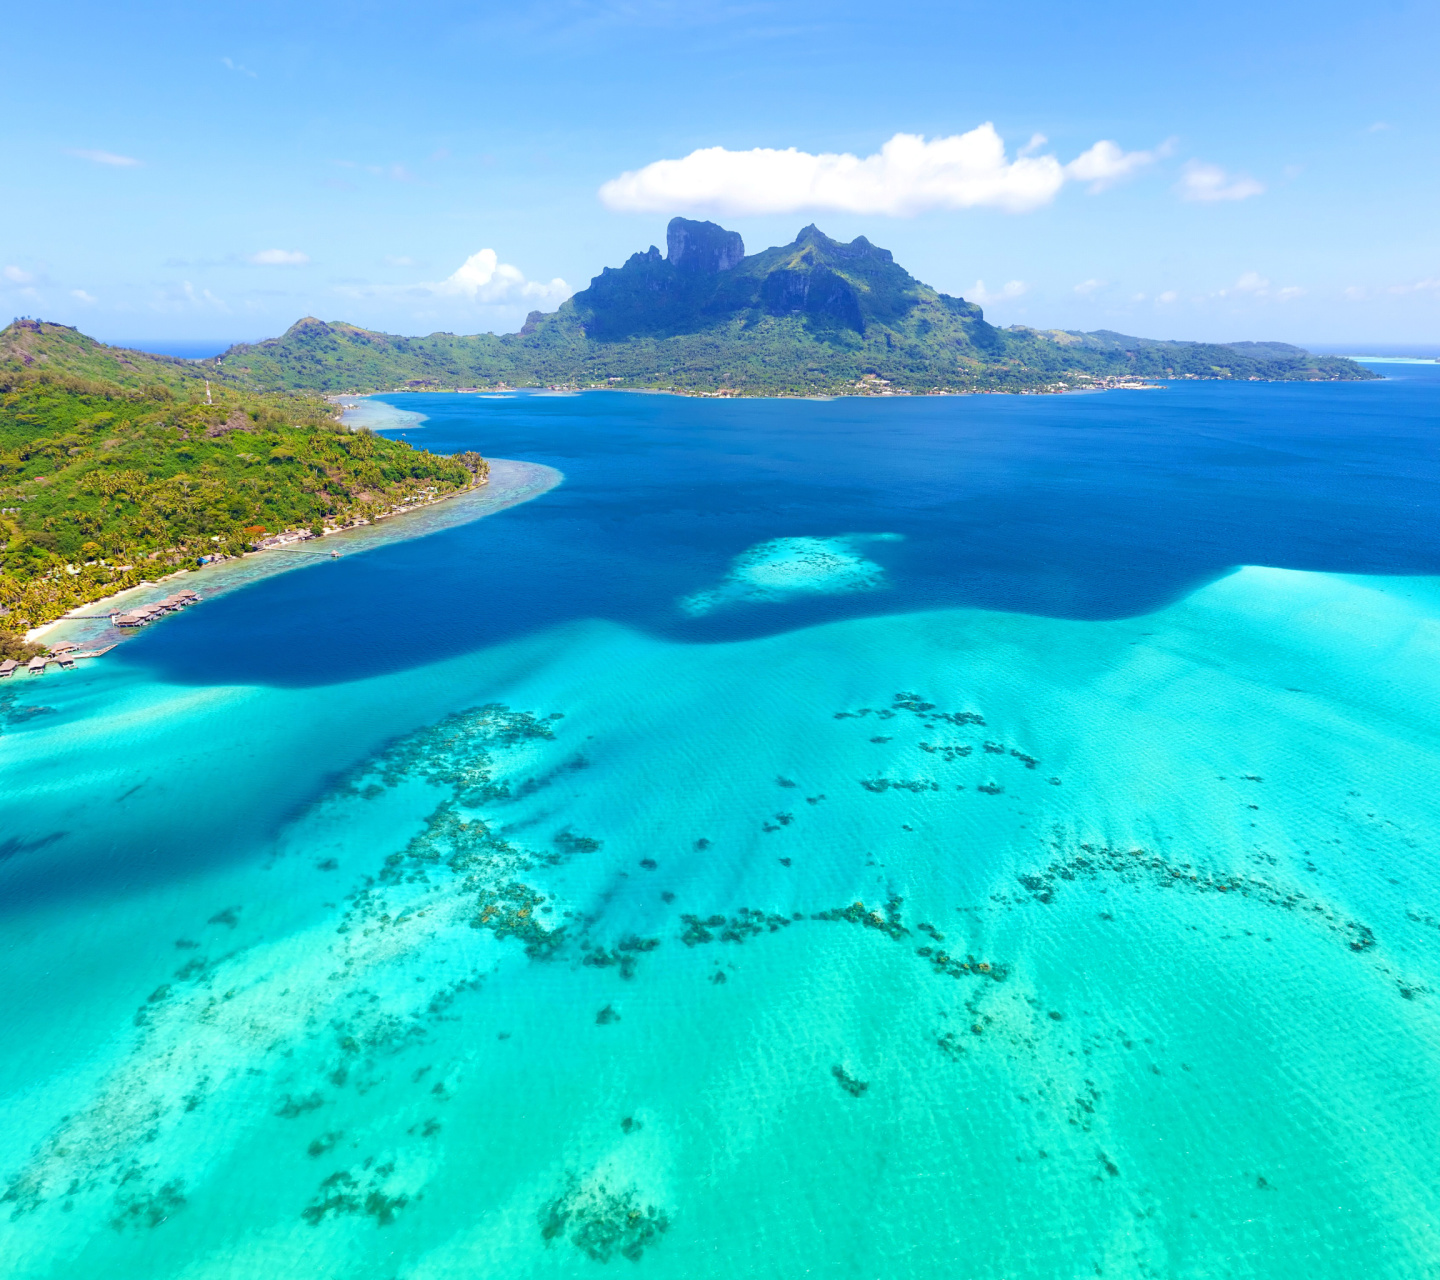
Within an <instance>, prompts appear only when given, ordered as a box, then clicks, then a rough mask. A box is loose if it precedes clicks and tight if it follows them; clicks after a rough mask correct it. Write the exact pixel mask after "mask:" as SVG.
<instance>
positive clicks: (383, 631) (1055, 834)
mask: <svg viewBox="0 0 1440 1280" xmlns="http://www.w3.org/2000/svg"><path fill="white" fill-rule="evenodd" d="M396 399H397V400H398V401H401V403H403V404H404V405H405V406H406V407H410V406H413V407H414V408H413V411H415V412H421V413H424V414H425V415H427V421H426V423H425V428H424V430H425V432H426V435H425V440H426V443H427V445H428V446H429V447H432V448H462V447H479V448H482V449H483V450H485V451H486V452H487V453H491V452H493V453H494V454H496V455H497V456H503V457H508V458H518V459H522V460H524V461H526V462H527V463H531V464H535V465H543V466H549V467H552V468H554V469H556V470H558V471H561V472H563V473H564V475H565V480H564V483H562V484H560V485H558V487H554V488H551V489H549V490H548V491H546V492H544V493H542V494H540V496H536V497H534V498H533V499H532V500H531V501H529V502H527V503H525V504H523V505H521V506H514V507H511V508H509V509H508V510H504V511H501V512H498V513H496V514H494V515H492V516H490V517H489V518H486V519H483V520H477V521H474V522H472V523H468V524H462V525H456V526H452V527H450V528H445V529H438V530H436V531H435V532H433V533H431V534H430V535H429V536H427V537H423V538H419V539H411V540H408V541H403V542H391V543H386V544H384V545H377V546H374V547H373V548H372V549H370V550H368V551H366V552H365V554H363V555H347V556H346V557H344V558H343V559H342V560H341V561H339V562H336V563H331V562H329V561H328V560H322V561H317V562H314V563H312V564H311V565H309V567H301V568H298V569H297V570H296V571H295V572H293V573H288V574H285V575H283V576H280V577H271V578H268V579H265V580H263V581H255V582H252V583H250V584H248V585H245V586H244V587H243V588H237V589H234V590H232V591H230V592H228V593H226V594H224V595H223V596H221V597H220V598H216V599H212V600H208V601H207V602H206V603H205V604H204V605H203V606H201V607H199V608H196V609H194V610H192V611H189V612H188V613H187V614H185V615H183V616H180V617H177V618H175V619H173V620H170V621H167V622H165V623H163V624H160V625H158V626H156V627H155V628H154V629H153V630H151V631H149V632H147V633H146V634H144V635H143V636H141V637H139V638H137V639H135V640H133V641H130V642H128V643H127V644H126V645H125V646H124V647H122V648H121V649H119V650H117V651H116V652H115V653H114V654H112V655H110V657H109V658H107V659H105V660H102V661H99V662H97V663H95V664H93V665H92V666H91V667H89V668H88V669H86V670H83V671H80V672H77V673H71V674H66V675H63V676H61V675H50V676H46V677H44V679H43V680H33V681H31V680H28V679H27V680H25V681H17V682H14V683H12V684H10V685H7V686H5V687H4V688H3V689H0V698H3V708H0V710H3V716H4V725H3V734H0V770H3V777H4V786H3V792H0V856H3V862H0V891H3V898H0V938H3V944H4V952H3V954H4V957H5V971H6V984H5V991H6V996H7V999H6V1015H7V1016H6V1021H5V1035H4V1040H3V1052H0V1092H3V1097H4V1100H5V1101H4V1108H5V1110H4V1115H5V1120H6V1123H5V1124H4V1126H3V1127H0V1172H3V1175H4V1177H3V1183H0V1185H3V1187H4V1188H5V1190H4V1192H3V1194H4V1196H5V1199H4V1201H3V1202H0V1209H3V1210H4V1217H3V1219H0V1257H3V1258H4V1260H5V1263H4V1269H5V1274H6V1275H7V1276H16V1277H26V1278H29V1277H36V1278H39V1277H46V1278H50V1277H67V1278H68V1277H79V1276H106V1277H117V1278H124V1280H129V1278H130V1277H142V1276H143V1277H147V1278H148V1277H167V1278H168V1277H175V1278H177V1280H180V1278H184V1280H200V1278H202V1277H203V1278H204V1280H210V1278H212V1277H214V1278H220V1277H225V1278H227V1280H229V1278H232V1277H233V1278H236V1280H239V1278H245V1277H254V1276H266V1277H267V1278H269V1277H274V1278H275V1280H287V1278H289V1277H316V1276H324V1277H327V1278H328V1277H357V1278H359V1277H366V1278H368V1277H396V1278H397V1280H398V1278H401V1277H404V1278H405V1280H441V1278H449V1277H480V1276H486V1277H488V1276H496V1277H499V1276H504V1277H530V1276H534V1277H547V1276H567V1277H568V1276H587V1275H597V1276H598V1275H604V1274H607V1273H608V1272H610V1271H612V1270H613V1271H618V1272H620V1273H622V1274H630V1273H631V1268H632V1267H634V1268H635V1269H636V1270H635V1273H636V1274H642V1273H644V1274H650V1275H654V1276H657V1277H662V1276H663V1277H682V1276H683V1277H707V1276H714V1277H721V1276H724V1277H736V1276H756V1277H770V1276H775V1277H781V1276H785V1277H789V1276H799V1275H827V1276H830V1275H833V1276H856V1277H932V1276H933V1277H952V1276H957V1275H958V1276H966V1277H986V1278H989V1277H996V1278H1000V1277H1005V1278H1010V1277H1030V1276H1034V1277H1064V1278H1066V1280H1068V1278H1069V1277H1075V1276H1082V1275H1109V1276H1124V1277H1142V1276H1143V1277H1152V1276H1165V1277H1169V1276H1175V1277H1192V1276H1193V1277H1200V1276H1277V1277H1289V1276H1295V1277H1300V1276H1315V1275H1324V1276H1331V1275H1334V1276H1342V1275H1344V1276H1349V1275H1354V1274H1357V1273H1363V1274H1365V1275H1368V1276H1386V1277H1391V1276H1393V1277H1411V1276H1424V1275H1433V1274H1436V1273H1437V1272H1440V1219H1437V1210H1440V1204H1437V1200H1440V1192H1437V1188H1440V868H1437V865H1436V855H1435V847H1436V837H1437V834H1440V732H1437V730H1440V579H1437V578H1436V577H1435V576H1433V575H1434V574H1435V572H1436V568H1437V553H1440V539H1437V536H1436V533H1435V528H1436V523H1435V515H1436V512H1437V508H1440V486H1437V479H1440V467H1437V463H1436V459H1435V454H1434V438H1433V437H1434V427H1435V421H1436V414H1435V409H1436V406H1437V404H1440V376H1437V375H1436V374H1433V373H1431V372H1430V371H1428V370H1421V371H1416V372H1411V371H1409V370H1407V371H1406V372H1405V373H1404V374H1402V375H1399V376H1396V377H1393V378H1390V379H1387V381H1385V382H1383V383H1374V384H1365V385H1358V386H1316V387H1309V386H1306V387H1284V386H1269V385H1260V386H1238V387H1230V386H1224V385H1215V386H1197V385H1186V386H1179V387H1172V388H1170V389H1168V390H1166V391H1164V392H1156V393H1152V394H1151V395H1148V396H1121V395H1097V396H1086V397H1061V398H1044V399H1041V398H1025V399H999V398H995V399H983V400H982V399H956V400H936V401H913V402H905V403H895V402H882V403H877V402H853V401H841V402H834V403H829V404H825V403H792V402H756V403H738V404H737V403H729V404H716V403H711V402H697V401H686V400H677V399H673V398H663V397H639V396H623V395H610V394H597V395H587V396H574V397H557V396H523V395H522V396H514V397H508V398H500V397H453V396H451V397H444V396H429V397H418V396H412V397H404V398H401V397H396ZM395 429H397V430H399V429H406V428H402V427H396V428H395ZM539 488H543V485H537V490H538V489H539Z"/></svg>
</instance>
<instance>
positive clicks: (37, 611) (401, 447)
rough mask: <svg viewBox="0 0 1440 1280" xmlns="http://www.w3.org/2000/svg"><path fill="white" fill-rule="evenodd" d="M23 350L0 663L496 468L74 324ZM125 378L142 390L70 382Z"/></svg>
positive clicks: (5, 497)
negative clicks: (61, 620)
mask: <svg viewBox="0 0 1440 1280" xmlns="http://www.w3.org/2000/svg"><path fill="white" fill-rule="evenodd" d="M17 352H18V353H23V355H25V356H28V357H29V359H28V360H26V359H22V358H20V357H19V356H14V355H9V354H7V355H0V657H6V656H18V655H19V654H20V653H22V652H23V651H24V650H23V646H21V645H20V643H19V640H18V635H19V634H22V633H23V632H24V631H25V630H27V629H28V628H30V627H34V626H38V625H40V624H41V623H44V622H48V621H50V620H51V619H53V618H57V617H59V616H60V615H61V614H62V613H65V612H67V611H68V610H70V609H72V608H74V607H75V606H77V605H81V604H85V603H87V602H89V601H92V600H96V599H99V598H100V597H102V596H106V595H109V594H111V593H113V592H115V591H117V590H120V589H123V588H125V587H129V586H134V585H136V584H138V583H139V582H141V581H142V580H145V579H151V580H153V579H154V578H156V577H158V576H160V575H162V574H165V573H169V572H172V571H174V570H176V569H180V568H184V567H187V566H195V565H197V564H198V563H200V558H201V557H202V556H203V557H206V558H213V557H223V556H233V555H239V554H244V553H245V552H247V551H249V550H252V549H253V548H254V547H255V545H256V544H257V542H259V541H260V540H261V539H263V538H265V537H266V536H269V535H273V534H276V533H280V532H282V531H286V530H295V529H300V530H311V531H319V530H322V529H324V528H326V527H330V528H336V527H340V526H343V525H347V524H351V523H354V522H356V521H360V520H368V519H373V518H374V517H375V516H377V515H380V514H382V513H384V512H386V511H388V510H390V509H392V508H394V507H396V506H400V505H405V504H408V503H410V502H412V501H414V500H415V499H416V498H418V497H424V496H428V495H436V496H438V495H442V494H445V493H451V492H455V491H458V490H460V489H464V488H467V487H469V486H470V485H472V484H474V483H475V482H476V479H477V478H479V477H483V476H484V475H485V473H486V471H487V470H488V468H487V466H486V463H485V461H484V459H482V458H480V457H479V455H476V454H461V455H456V456H454V457H441V456H437V455H435V454H431V453H427V452H425V451H423V450H419V449H415V448H413V447H411V446H410V445H409V444H407V443H405V442H404V441H403V440H390V439H387V438H385V437H382V436H377V435H374V434H373V433H371V432H353V431H350V430H348V429H347V428H345V427H343V426H341V425H340V423H339V422H338V421H337V420H336V419H335V417H334V416H333V410H332V407H331V406H330V405H329V404H327V403H326V402H325V401H324V400H323V399H321V398H320V397H319V396H316V395H313V394H297V393H293V392H292V393H283V394H264V393H259V392H256V391H253V390H247V389H243V388H238V387H235V386H231V385H227V384H225V383H223V382H221V381H219V380H216V379H215V378H214V376H213V374H212V376H211V385H210V386H209V387H208V388H207V386H206V382H205V377H204V374H203V371H198V372H197V371H192V369H190V368H187V367H185V366H186V362H180V361H169V360H165V359H164V358H162V357H153V356H145V355H144V354H143V353H140V352H128V351H117V350H116V349H115V348H111V347H106V346H104V345H103V344H101V343H97V342H95V341H93V340H92V339H90V338H86V337H84V335H81V334H77V333H76V332H75V331H74V330H73V329H66V328H65V327H63V326H60V325H50V324H45V323H42V322H37V321H20V322H17V323H16V324H13V325H11V326H9V328H7V329H5V330H3V331H0V353H17ZM117 365H118V366H119V367H120V369H121V370H122V372H123V375H124V376H125V377H126V378H127V380H128V382H129V385H119V384H117V383H116V382H114V381H102V380H100V379H98V378H85V377H77V376H75V375H74V374H73V373H70V372H67V370H69V369H74V368H77V367H88V368H91V369H98V370H109V369H113V368H115V367H116V366H117ZM6 366H8V367H6ZM17 366H18V367H17Z"/></svg>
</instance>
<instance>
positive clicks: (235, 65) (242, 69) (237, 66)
mask: <svg viewBox="0 0 1440 1280" xmlns="http://www.w3.org/2000/svg"><path fill="white" fill-rule="evenodd" d="M220 61H221V62H223V63H224V64H225V65H226V66H227V67H228V68H229V69H230V70H231V71H238V72H239V73H240V74H241V75H242V76H249V77H250V78H251V79H252V80H253V79H255V73H254V72H253V71H251V70H250V68H249V67H247V66H246V65H245V64H244V63H243V62H231V61H230V59H229V58H221V59H220Z"/></svg>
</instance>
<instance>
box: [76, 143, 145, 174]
mask: <svg viewBox="0 0 1440 1280" xmlns="http://www.w3.org/2000/svg"><path fill="white" fill-rule="evenodd" d="M65 154H66V155H67V156H74V157H75V158H76V159H77V160H89V161H90V162H91V163H92V164H108V165H111V166H112V167H114V168H116V169H134V168H137V167H138V166H139V164H140V161H139V160H137V159H135V157H134V156H121V155H116V154H115V152H113V151H85V150H82V149H80V148H78V147H72V148H70V149H69V150H67V151H66V152H65Z"/></svg>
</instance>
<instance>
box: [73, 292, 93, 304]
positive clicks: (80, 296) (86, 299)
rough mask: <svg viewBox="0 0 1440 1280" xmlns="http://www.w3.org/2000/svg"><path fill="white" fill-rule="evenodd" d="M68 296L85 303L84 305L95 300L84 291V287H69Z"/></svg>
mask: <svg viewBox="0 0 1440 1280" xmlns="http://www.w3.org/2000/svg"><path fill="white" fill-rule="evenodd" d="M70 296H71V297H72V298H75V299H77V300H78V301H80V302H83V303H85V305H86V306H90V305H91V304H93V303H94V302H96V301H97V299H96V298H95V297H94V296H93V295H91V294H88V293H86V292H85V290H84V289H71V290H70Z"/></svg>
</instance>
